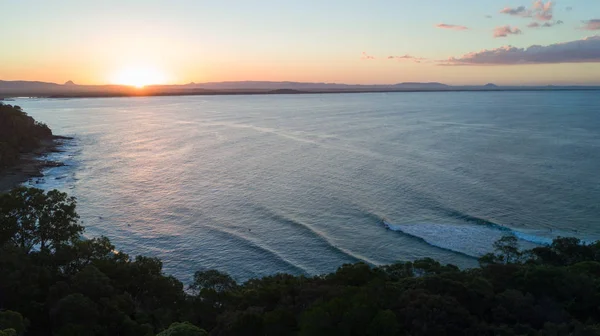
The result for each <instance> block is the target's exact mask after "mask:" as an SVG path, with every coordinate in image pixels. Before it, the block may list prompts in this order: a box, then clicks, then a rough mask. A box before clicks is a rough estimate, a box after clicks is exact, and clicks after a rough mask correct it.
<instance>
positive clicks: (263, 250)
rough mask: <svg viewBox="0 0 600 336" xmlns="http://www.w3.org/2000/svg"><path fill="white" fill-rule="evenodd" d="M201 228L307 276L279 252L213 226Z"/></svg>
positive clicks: (306, 272) (205, 225) (304, 270)
mask: <svg viewBox="0 0 600 336" xmlns="http://www.w3.org/2000/svg"><path fill="white" fill-rule="evenodd" d="M202 228H203V229H204V230H207V231H211V232H212V233H214V234H220V235H224V236H225V239H227V240H229V241H235V242H237V243H238V244H239V245H238V246H246V247H248V248H250V249H252V250H253V251H254V252H256V253H258V254H261V255H263V256H264V257H266V258H267V259H269V258H270V260H272V261H277V262H281V263H283V264H284V265H286V266H287V268H288V269H291V270H293V272H294V273H296V274H309V272H308V271H307V270H306V269H304V268H302V267H301V266H299V265H296V264H295V263H293V262H292V261H290V260H288V259H287V258H286V257H284V256H283V255H281V254H280V253H279V252H277V251H275V250H272V249H270V248H269V247H267V246H264V245H263V244H261V243H259V242H255V241H253V240H251V239H248V238H247V237H244V236H242V235H240V234H239V233H237V232H235V231H232V230H228V229H225V228H223V227H216V226H213V225H208V224H204V225H202Z"/></svg>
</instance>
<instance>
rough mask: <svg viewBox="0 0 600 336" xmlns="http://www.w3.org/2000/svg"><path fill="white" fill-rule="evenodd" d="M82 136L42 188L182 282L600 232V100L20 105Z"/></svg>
mask: <svg viewBox="0 0 600 336" xmlns="http://www.w3.org/2000/svg"><path fill="white" fill-rule="evenodd" d="M16 103H17V104H19V105H21V106H22V107H23V108H24V109H25V110H26V111H27V112H28V113H29V114H30V115H32V116H33V117H35V118H36V119H37V120H40V121H43V122H45V123H47V124H48V125H49V126H50V127H51V128H52V129H53V130H54V132H55V133H56V134H60V135H68V136H73V137H75V140H73V141H72V142H70V143H69V144H68V145H66V146H65V148H64V150H65V151H64V152H63V153H58V154H53V155H52V156H53V158H54V159H58V160H63V161H64V162H65V163H67V164H68V166H66V167H60V168H53V169H51V170H49V171H47V174H46V177H45V178H43V179H41V180H36V181H32V182H31V183H32V184H33V185H36V186H38V187H43V188H58V189H61V190H63V191H66V192H68V193H69V194H71V195H73V196H76V197H77V198H78V200H79V206H78V208H79V213H80V215H81V218H82V221H83V224H84V225H85V226H86V227H87V230H86V235H87V236H89V237H93V236H98V235H105V236H108V237H109V238H110V239H111V240H112V241H113V243H114V244H115V245H116V246H117V248H118V249H119V250H123V251H125V252H127V253H130V254H133V255H135V254H144V255H149V256H157V257H160V258H161V259H162V260H163V261H164V264H165V270H166V272H168V273H170V274H173V275H175V276H177V277H178V278H180V279H181V280H183V281H188V280H189V279H190V277H191V274H192V273H193V272H194V271H195V270H200V269H209V268H215V269H219V270H222V271H226V272H229V273H230V274H232V275H233V276H234V277H236V278H237V279H239V280H245V279H248V278H251V277H256V276H262V275H267V274H273V273H277V272H289V273H294V274H301V273H304V274H320V273H325V272H330V271H333V270H335V269H336V268H337V267H338V266H340V265H342V264H344V263H351V262H357V261H361V260H362V261H366V262H369V263H372V264H385V263H392V262H395V261H399V260H413V259H416V258H421V257H432V258H435V259H438V260H440V261H442V262H444V263H454V264H457V265H459V266H462V267H469V266H473V265H476V257H477V256H480V255H481V254H483V253H486V252H488V251H490V249H491V245H492V243H493V242H494V241H495V240H497V239H499V238H500V237H501V236H502V235H505V234H514V235H516V236H517V237H518V238H519V239H520V242H521V243H522V244H523V246H527V247H529V246H534V244H544V243H547V242H549V241H550V240H551V239H552V238H553V237H556V236H576V237H579V238H581V239H584V240H586V241H593V240H596V239H600V206H599V204H600V174H599V173H600V92H583V91H579V92H578V91H570V92H479V93H468V92H455V93H387V94H385V93H373V94H330V95H268V96H258V95H257V96H197V97H148V98H106V99H104V98H102V99H100V98H98V99H67V100H58V99H53V100H35V99H19V100H18V101H17V102H16Z"/></svg>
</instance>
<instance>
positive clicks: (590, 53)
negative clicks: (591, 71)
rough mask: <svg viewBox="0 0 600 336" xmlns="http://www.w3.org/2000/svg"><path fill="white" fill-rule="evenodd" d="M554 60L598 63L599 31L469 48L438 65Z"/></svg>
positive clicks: (517, 63) (551, 61)
mask: <svg viewBox="0 0 600 336" xmlns="http://www.w3.org/2000/svg"><path fill="white" fill-rule="evenodd" d="M556 63H600V35H596V36H592V37H587V38H584V39H582V40H575V41H569V42H564V43H555V44H550V45H547V46H541V45H532V46H530V47H528V48H517V47H513V46H504V47H500V48H497V49H490V50H482V51H478V52H471V53H468V54H466V55H464V56H461V57H458V58H455V57H451V58H449V59H447V60H444V61H440V65H519V64H556Z"/></svg>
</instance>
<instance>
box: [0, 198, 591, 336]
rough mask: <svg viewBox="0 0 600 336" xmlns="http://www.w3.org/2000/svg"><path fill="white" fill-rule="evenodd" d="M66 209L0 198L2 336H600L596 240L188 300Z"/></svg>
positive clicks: (221, 289)
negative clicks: (464, 264)
mask: <svg viewBox="0 0 600 336" xmlns="http://www.w3.org/2000/svg"><path fill="white" fill-rule="evenodd" d="M75 205H76V203H75V200H74V199H71V198H68V197H67V196H66V195H65V194H61V193H59V192H56V191H53V192H48V193H44V192H43V191H41V190H37V189H27V188H19V189H17V190H15V191H13V192H11V193H9V194H6V195H2V196H0V237H1V239H2V240H1V244H0V270H1V272H0V309H3V310H0V336H3V335H11V336H16V335H62V336H70V335H139V336H152V335H155V334H158V335H159V336H166V335H207V334H208V333H207V332H206V331H209V332H210V334H211V335H311V336H312V335H327V336H329V335H333V336H335V335H344V336H345V335H390V336H392V335H415V336H416V335H600V309H598V307H599V306H600V244H599V243H595V244H584V243H583V242H581V241H580V240H578V239H574V238H558V239H556V240H554V242H553V243H552V244H551V245H549V246H545V247H538V248H534V249H532V250H529V251H521V250H519V249H518V247H517V245H516V239H513V238H514V237H513V238H511V237H510V236H509V237H505V238H503V239H501V240H500V241H498V242H497V243H496V244H495V245H494V246H495V247H496V253H494V254H489V255H487V256H486V257H485V258H482V260H481V265H482V266H481V267H480V268H476V269H468V270H460V269H458V268H457V267H456V266H453V265H442V264H440V263H439V262H437V261H435V260H433V259H430V258H425V259H421V260H416V261H413V262H404V263H397V264H393V265H386V266H381V267H372V266H370V265H367V264H364V263H357V264H349V265H343V266H342V267H340V268H339V269H338V270H337V271H336V272H334V273H331V274H328V275H323V276H316V277H305V276H293V275H289V274H276V275H272V276H267V277H263V278H260V279H252V280H249V281H247V282H246V283H243V284H238V283H236V282H235V280H234V279H233V278H231V277H230V276H229V275H227V274H224V273H221V272H218V271H211V270H209V271H201V272H197V273H196V274H195V276H194V279H193V281H192V283H191V284H190V286H189V288H188V289H189V291H187V292H186V291H185V290H184V286H183V284H182V283H181V282H180V281H178V280H177V279H175V278H173V277H171V276H167V275H165V274H163V269H162V263H161V261H160V260H159V259H156V258H148V257H143V256H137V257H135V258H130V257H129V256H128V255H126V254H124V253H120V252H115V251H114V246H113V245H112V244H111V243H110V241H109V240H108V239H107V238H105V237H99V238H94V239H90V240H81V239H78V237H79V233H80V232H81V230H82V228H81V227H80V226H79V224H78V223H77V215H76V213H75ZM17 312H18V313H17ZM182 321H187V322H183V323H181V322H182Z"/></svg>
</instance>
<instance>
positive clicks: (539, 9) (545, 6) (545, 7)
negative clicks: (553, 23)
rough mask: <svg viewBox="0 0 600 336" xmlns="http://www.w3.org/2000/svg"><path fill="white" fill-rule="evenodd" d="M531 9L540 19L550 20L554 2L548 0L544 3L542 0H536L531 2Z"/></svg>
mask: <svg viewBox="0 0 600 336" xmlns="http://www.w3.org/2000/svg"><path fill="white" fill-rule="evenodd" d="M533 9H534V12H535V17H536V18H537V19H538V20H540V21H550V20H552V17H553V15H554V14H553V13H554V3H553V2H552V1H548V2H546V3H544V1H542V0H537V1H536V2H534V3H533Z"/></svg>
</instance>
